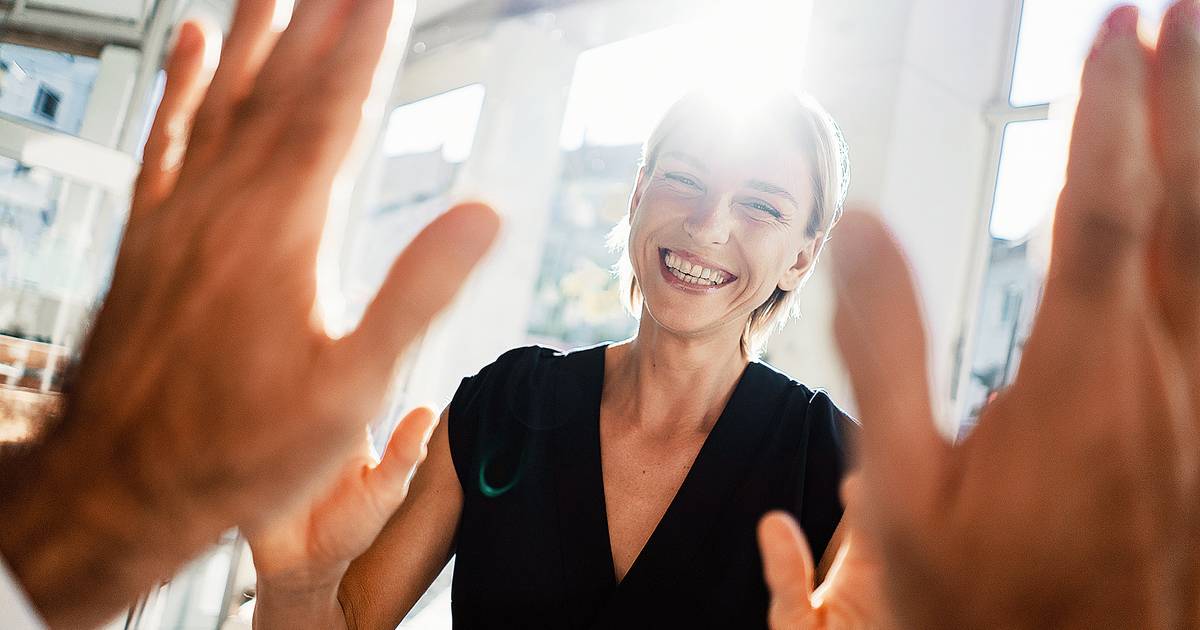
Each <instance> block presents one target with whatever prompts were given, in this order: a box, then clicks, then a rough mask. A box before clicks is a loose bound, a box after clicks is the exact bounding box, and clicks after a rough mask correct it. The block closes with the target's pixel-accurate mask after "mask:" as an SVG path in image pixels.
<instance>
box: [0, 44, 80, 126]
mask: <svg viewBox="0 0 1200 630" xmlns="http://www.w3.org/2000/svg"><path fill="white" fill-rule="evenodd" d="M99 72H100V62H99V60H97V59H93V58H91V57H81V56H79V55H70V54H67V53H63V52H56V51H52V50H42V49H40V48H30V47H28V46H18V45H15V44H0V114H7V115H9V116H13V117H16V118H20V119H22V120H26V121H29V122H32V123H36V124H38V125H44V126H50V127H53V128H55V129H57V130H59V131H63V132H66V133H70V134H77V133H79V130H80V128H81V127H82V126H83V117H84V113H85V112H86V111H87V104H88V98H89V97H90V96H91V94H92V87H93V86H94V85H95V83H96V76H97V75H98V74H99Z"/></svg>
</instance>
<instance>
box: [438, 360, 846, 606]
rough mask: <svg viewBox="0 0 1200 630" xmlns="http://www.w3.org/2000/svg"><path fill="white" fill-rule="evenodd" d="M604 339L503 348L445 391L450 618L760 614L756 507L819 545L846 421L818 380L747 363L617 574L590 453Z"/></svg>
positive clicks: (834, 508) (831, 514)
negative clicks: (560, 346) (815, 384)
mask: <svg viewBox="0 0 1200 630" xmlns="http://www.w3.org/2000/svg"><path fill="white" fill-rule="evenodd" d="M604 351H605V346H596V347H593V348H586V349H583V350H578V351H575V352H572V353H569V354H562V353H558V352H556V351H554V350H550V349H548V348H541V347H527V348H518V349H516V350H512V351H509V352H507V353H505V354H503V355H501V356H500V358H499V359H497V360H496V362H495V363H492V364H491V365H489V366H487V367H485V368H484V369H483V370H481V371H480V372H479V374H477V375H475V376H473V377H469V378H466V379H463V382H462V384H461V385H460V387H459V389H458V391H457V393H456V394H455V396H454V399H453V400H452V401H451V403H450V417H449V436H450V452H451V456H452V459H453V460H454V467H455V470H456V472H457V474H458V478H459V481H460V482H461V484H462V488H463V511H462V518H461V520H460V522H459V529H458V534H457V539H456V559H455V568H454V582H453V586H452V591H451V597H452V609H453V617H454V627H455V628H580V629H583V628H588V629H591V628H643V627H644V628H666V627H691V628H708V627H721V628H755V627H766V613H767V604H768V597H767V590H766V585H765V584H764V582H763V576H762V563H761V559H760V557H759V554H758V546H757V542H756V539H755V527H756V526H757V523H758V519H759V518H760V517H761V516H762V515H763V514H764V513H765V512H767V511H769V510H773V509H783V510H787V511H789V512H791V513H792V514H794V515H795V516H796V517H797V518H798V519H799V520H800V524H801V526H802V527H803V528H804V532H805V534H806V535H807V537H808V541H809V544H810V545H811V547H812V549H813V555H814V557H815V558H820V557H821V554H822V553H823V552H824V550H825V547H826V546H827V544H828V543H829V539H830V537H831V536H832V535H833V532H834V529H835V528H836V527H837V524H838V522H839V521H840V520H841V517H842V504H841V501H840V500H839V496H838V485H839V484H840V482H841V479H842V477H843V475H844V474H845V472H846V470H847V468H848V461H847V457H848V455H847V453H848V450H849V449H848V444H847V442H848V441H850V440H851V439H852V438H853V434H854V433H855V432H856V428H857V424H856V423H855V421H854V420H853V419H851V418H850V417H849V416H847V415H846V414H844V413H842V412H841V411H840V410H839V409H838V408H837V407H836V406H834V404H833V403H832V401H830V399H829V397H828V396H827V395H825V393H824V392H815V393H814V392H813V391H811V390H809V389H808V388H806V387H805V386H803V385H801V384H799V383H797V382H795V381H793V380H791V379H790V378H788V377H787V376H785V375H784V374H781V373H779V372H777V371H775V370H774V369H772V368H771V367H769V366H767V365H765V364H763V363H759V362H753V363H751V364H750V365H749V366H747V368H746V370H745V372H744V373H743V374H742V377H741V379H740V380H739V381H738V384H737V386H736V387H735V389H734V392H733V395H732V396H731V397H730V399H729V402H728V404H727V405H726V408H725V410H724V412H723V413H722V414H721V416H720V417H719V419H718V420H717V422H716V424H715V425H714V426H713V428H712V431H711V432H710V434H709V436H708V438H707V440H706V441H705V443H704V445H703V447H702V448H701V449H700V452H699V454H698V455H697V457H696V461H695V463H694V464H693V466H692V469H691V470H690V471H689V472H688V474H687V477H686V478H685V480H684V482H683V485H682V486H681V487H680V488H679V491H678V493H677V494H676V496H675V498H674V500H673V501H672V502H671V504H670V506H669V507H668V508H667V511H666V513H665V514H664V515H663V517H662V520H661V521H660V522H659V524H658V527H657V528H656V529H655V530H654V533H653V534H652V535H651V537H650V539H649V541H647V543H646V546H645V547H644V548H643V549H642V551H641V554H640V555H639V556H638V558H637V560H636V561H635V562H634V564H633V566H632V567H630V570H629V572H628V574H627V575H626V576H625V578H624V579H623V580H622V581H621V582H620V584H618V583H617V582H616V578H615V575H614V572H613V566H612V555H611V552H610V549H609V540H608V521H607V516H606V514H605V505H604V482H603V477H602V472H601V460H600V427H599V423H600V396H601V391H602V388H603V382H604Z"/></svg>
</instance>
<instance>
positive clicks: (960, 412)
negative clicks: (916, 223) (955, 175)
mask: <svg viewBox="0 0 1200 630" xmlns="http://www.w3.org/2000/svg"><path fill="white" fill-rule="evenodd" d="M1010 11H1011V12H1010V14H1009V16H1010V18H1009V32H1008V37H1007V38H1006V39H1005V44H1004V46H1005V51H1004V55H1003V57H1002V58H1003V60H1004V67H1003V70H1002V72H1001V73H1000V77H999V82H998V84H997V86H996V89H997V92H996V96H995V98H994V99H993V102H992V103H993V104H992V105H990V106H989V107H987V108H986V109H985V110H984V112H983V118H984V122H985V124H986V125H987V129H988V131H987V134H988V148H987V153H988V155H987V163H986V170H985V171H984V174H983V177H984V179H985V182H986V183H985V185H984V187H983V194H982V199H981V200H980V209H979V212H980V217H981V219H982V220H981V221H980V222H979V229H978V230H977V231H976V235H975V238H976V245H977V246H976V247H975V254H974V259H973V260H972V264H971V269H972V273H971V276H970V278H971V280H970V283H969V285H968V287H967V291H966V293H965V294H964V296H963V301H964V309H963V315H964V317H963V319H962V320H961V326H960V332H959V336H958V343H957V344H956V351H955V356H954V357H953V360H954V368H955V369H954V376H953V381H952V385H951V400H952V408H953V410H954V422H955V424H956V425H960V424H961V423H962V421H963V420H964V419H966V417H967V414H968V413H969V411H970V410H969V409H968V401H967V397H966V396H964V395H963V393H964V392H965V391H967V390H968V387H967V385H969V383H970V379H971V367H972V366H971V363H972V361H971V359H972V357H973V356H974V351H975V334H976V331H977V329H978V327H979V315H980V308H981V307H982V303H983V299H982V298H983V293H982V292H983V289H984V285H985V279H986V276H987V272H988V266H989V265H988V261H989V258H990V253H991V241H992V235H991V219H992V212H993V211H994V210H995V203H996V192H997V189H998V187H999V183H1000V162H1001V159H1002V157H1003V152H1004V133H1005V131H1006V130H1007V128H1008V125H1010V124H1013V123H1024V122H1036V121H1043V120H1048V119H1049V118H1050V107H1051V104H1050V103H1048V102H1047V103H1035V104H1030V105H1013V104H1012V98H1011V96H1012V86H1013V81H1014V79H1015V76H1016V64H1017V49H1018V47H1019V46H1020V38H1021V24H1022V22H1023V21H1024V18H1025V0H1014V1H1013V2H1012V3H1011V6H1010Z"/></svg>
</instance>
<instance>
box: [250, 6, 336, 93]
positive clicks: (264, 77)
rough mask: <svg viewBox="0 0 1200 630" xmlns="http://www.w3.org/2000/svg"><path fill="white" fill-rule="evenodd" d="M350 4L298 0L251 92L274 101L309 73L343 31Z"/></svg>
mask: <svg viewBox="0 0 1200 630" xmlns="http://www.w3.org/2000/svg"><path fill="white" fill-rule="evenodd" d="M354 6H355V0H298V1H297V3H296V9H295V11H294V13H293V15H292V21H291V23H290V24H289V25H288V28H287V30H286V31H285V32H284V33H283V34H282V35H280V37H279V41H278V42H277V43H276V44H275V47H274V48H273V49H272V50H271V54H270V55H269V56H268V57H267V59H266V61H265V62H264V63H263V67H262V72H261V74H260V76H259V77H258V80H257V82H256V84H255V90H254V91H255V92H256V93H261V94H264V95H267V96H269V97H271V98H272V99H273V100H275V101H278V96H279V94H281V93H282V92H283V90H285V89H286V88H287V87H289V86H291V85H293V84H295V83H296V82H297V81H298V80H299V79H300V78H301V77H303V76H306V75H308V74H310V73H311V72H312V69H313V68H314V67H316V66H319V65H320V64H318V63H317V60H320V59H323V58H324V57H325V55H326V54H328V52H329V49H330V47H331V46H332V44H333V43H334V42H335V41H336V38H337V36H338V35H340V34H342V33H343V32H344V31H345V26H346V18H347V17H348V15H349V13H350V11H351V9H353V8H354ZM301 83H302V82H301Z"/></svg>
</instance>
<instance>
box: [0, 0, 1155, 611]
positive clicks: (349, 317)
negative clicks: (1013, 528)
mask: <svg viewBox="0 0 1200 630" xmlns="http://www.w3.org/2000/svg"><path fill="white" fill-rule="evenodd" d="M401 1H402V2H405V1H407V2H408V3H409V4H412V3H413V0H401ZM232 4H233V0H0V444H3V443H6V442H8V443H14V442H20V441H23V440H29V439H34V438H36V435H37V433H38V431H39V430H40V429H41V427H42V425H43V423H44V420H43V418H46V417H49V416H51V415H52V412H53V409H54V407H55V405H57V404H58V400H59V392H60V391H61V389H62V384H63V378H64V373H65V372H66V370H67V369H68V366H69V365H70V363H71V361H72V360H73V359H74V358H76V357H77V356H78V353H79V351H80V349H81V347H82V342H83V340H84V338H85V335H86V331H87V328H88V323H89V321H90V318H91V317H92V315H93V314H94V312H95V309H96V307H97V305H98V304H99V303H100V301H101V300H102V299H103V297H104V292H105V289H106V288H107V285H108V281H109V277H110V273H111V269H112V266H113V261H114V257H115V253H116V248H117V246H118V244H119V242H120V238H121V232H122V227H123V224H124V219H125V214H126V211H127V206H128V202H129V189H130V185H131V182H132V179H133V177H134V176H135V175H136V172H137V168H138V164H139V160H140V151H141V145H142V143H143V142H144V139H145V136H146V133H147V131H148V128H149V124H150V121H151V119H152V112H153V111H154V108H155V106H156V103H157V99H158V97H159V94H160V93H161V90H162V83H163V77H162V73H161V72H160V70H159V68H160V67H161V65H162V62H163V59H164V56H165V54H166V50H167V49H168V47H169V43H170V41H171V36H172V33H173V29H174V27H175V26H176V25H177V24H179V23H180V21H182V20H184V19H187V18H189V17H197V16H199V17H204V18H207V19H210V20H213V21H214V22H216V23H217V24H221V25H226V26H227V24H228V21H229V16H230V13H231V9H232ZM1110 4H1111V3H1110V2H1109V1H1108V0H1024V1H1023V2H1022V1H1021V0H737V1H735V0H416V1H415V19H414V22H413V24H412V31H411V35H410V37H409V40H408V41H407V42H406V47H407V57H406V61H405V64H404V67H403V70H402V71H401V73H400V74H399V75H398V76H397V78H396V82H395V86H394V89H393V90H392V95H391V101H390V106H389V109H388V111H389V112H390V113H389V115H388V116H387V117H386V118H385V119H384V120H383V121H382V126H381V127H380V128H379V129H378V130H377V133H376V134H375V138H376V141H375V143H374V146H373V147H372V148H371V152H370V155H369V159H368V161H367V167H366V169H365V170H364V172H363V174H362V176H361V177H360V179H359V180H358V182H357V186H356V189H355V193H354V196H353V202H352V204H351V205H350V207H349V208H348V209H346V214H345V221H344V222H342V223H338V224H337V225H338V227H337V229H335V230H333V232H332V233H331V236H330V238H331V239H332V242H334V243H335V244H336V248H335V250H334V251H335V252H336V254H337V255H336V256H334V257H333V258H334V259H331V260H330V261H329V263H328V264H329V268H328V269H326V272H327V273H328V274H329V275H330V277H334V278H336V282H335V283H334V284H335V285H336V287H335V288H336V293H337V299H336V300H334V301H333V302H332V303H333V304H334V308H332V310H330V317H331V318H332V320H333V321H332V322H331V323H332V324H333V325H334V327H346V326H353V324H354V322H355V321H356V320H357V318H358V317H359V315H360V314H361V312H362V309H363V307H364V306H365V304H366V303H367V302H368V301H369V300H370V298H371V296H372V295H373V294H374V291H375V290H376V288H377V287H378V286H379V283H380V282H381V281H382V278H383V275H384V273H385V272H386V270H387V268H388V266H389V264H390V263H391V261H392V259H393V258H394V257H395V255H396V254H397V253H398V252H399V251H400V250H401V249H403V247H404V246H405V245H406V244H407V242H408V241H409V240H410V239H411V238H412V237H413V236H414V235H415V234H416V233H417V231H419V230H420V229H421V227H422V226H424V225H425V224H426V223H427V222H428V221H430V220H431V219H432V218H433V217H434V216H436V215H437V214H438V213H439V212H441V211H443V210H445V209H446V208H448V207H449V206H450V205H451V204H452V203H454V202H455V201H458V200H463V199H467V198H480V199H484V200H487V201H489V202H491V203H493V204H494V205H495V206H496V208H497V209H498V210H499V211H500V213H501V214H502V215H503V216H504V218H505V227H504V231H503V233H502V235H501V240H500V242H499V244H498V245H497V247H496V248H495V250H494V251H493V253H492V254H491V255H490V258H489V260H488V261H487V263H486V264H485V265H484V266H483V267H482V269H481V271H480V272H479V273H478V274H477V275H476V276H475V277H474V279H473V280H472V281H471V283H470V284H469V286H468V287H467V289H466V290H465V291H464V292H463V294H462V296H461V297H460V299H459V300H458V302H457V303H456V304H455V305H454V306H453V307H452V308H451V309H450V310H449V311H448V313H447V314H446V315H445V317H443V318H442V319H441V321H440V322H439V323H438V324H436V325H435V326H434V327H433V328H432V329H430V330H429V331H428V332H427V334H426V335H425V336H424V337H423V338H422V340H421V342H420V343H419V345H418V346H416V347H415V348H414V349H413V350H412V351H410V352H409V354H408V356H407V357H406V359H405V369H403V370H401V372H400V374H399V376H398V380H397V383H396V387H395V390H396V395H395V397H394V401H393V403H392V406H391V409H389V410H387V411H386V412H385V413H383V414H381V416H380V417H379V418H375V419H373V423H372V426H373V429H374V434H375V435H376V437H377V441H378V442H380V443H382V442H383V441H386V438H387V435H388V433H389V432H390V430H391V429H392V427H393V426H394V423H395V422H396V420H397V419H398V417H399V415H398V414H399V413H400V412H401V411H402V410H404V409H406V408H408V407H411V406H412V405H414V404H419V403H433V404H434V405H435V406H439V405H441V404H444V403H445V402H446V401H447V400H448V399H449V396H450V394H452V393H453V390H454V388H455V387H456V386H457V383H458V381H459V379H461V378H462V377H463V376H466V375H470V374H473V373H475V372H476V371H477V370H478V369H479V368H480V367H481V366H483V365H485V364H487V363H489V362H491V361H492V360H493V359H494V358H495V357H496V356H497V355H498V354H500V353H501V352H503V351H504V350H506V349H508V348H512V347H515V346H518V345H524V344H529V343H541V344H547V345H551V346H555V347H559V348H570V347H577V346H583V345H590V344H593V343H597V342H600V341H606V340H616V339H621V338H624V337H625V336H627V335H629V334H630V333H631V332H632V331H633V330H634V326H635V322H634V321H633V319H631V318H630V317H629V316H628V315H626V314H625V313H624V312H623V311H622V310H621V307H620V306H619V304H618V300H617V282H616V279H615V278H614V276H613V274H612V273H611V267H612V265H613V263H614V262H615V260H616V255H615V254H614V253H612V252H611V251H609V250H608V248H607V247H606V245H605V240H606V239H605V237H606V234H607V233H608V231H609V230H610V229H611V228H612V227H613V225H614V224H615V223H616V222H617V221H618V220H619V219H620V218H621V216H622V215H623V214H624V213H625V211H626V209H627V207H628V202H629V194H630V192H631V189H632V185H633V178H634V175H635V173H636V170H637V160H638V157H639V153H640V148H641V143H642V141H643V140H644V139H645V137H646V135H647V134H648V132H649V130H650V129H651V127H652V126H653V124H654V123H655V121H656V119H657V117H658V116H659V115H660V114H661V113H662V112H663V110H665V108H666V107H667V106H668V105H669V104H670V103H671V102H672V101H673V100H674V99H675V98H677V97H679V96H680V95H682V94H683V93H684V92H685V91H686V90H688V89H689V88H691V87H695V86H697V85H700V84H713V83H717V84H718V85H719V82H720V80H721V79H722V77H726V76H730V75H736V74H745V73H749V72H755V73H763V76H769V77H773V80H777V81H778V82H779V83H781V84H790V85H795V86H798V87H800V88H802V89H804V90H806V91H808V92H810V93H811V94H813V95H814V96H815V97H816V98H817V99H818V100H819V101H821V102H822V103H823V104H824V105H825V106H826V108H827V109H828V110H829V111H830V112H831V113H832V114H833V116H834V117H835V118H836V119H837V120H838V122H839V123H840V125H841V126H842V128H843V130H844V132H845V135H846V138H847V140H848V142H849V145H850V151H851V161H852V165H853V180H852V183H851V187H850V199H851V203H852V204H855V205H860V206H867V207H870V208H874V209H876V210H877V211H878V212H880V213H882V214H883V215H884V216H885V217H886V218H887V219H888V220H889V221H890V223H891V224H892V226H893V227H894V229H895V231H896V232H897V234H898V235H899V237H900V239H901V240H902V241H903V243H904V245H905V246H906V248H907V249H908V252H909V255H910V257H911V259H912V266H913V270H914V272H915V275H916V276H917V278H918V282H919V284H920V288H921V291H922V294H923V298H924V301H925V308H926V315H927V318H928V320H929V325H930V342H931V344H930V345H931V347H930V353H931V356H932V359H933V362H932V364H933V367H932V370H933V375H932V376H933V380H934V383H935V387H936V389H937V392H936V393H937V400H938V403H939V405H940V407H941V409H940V414H939V421H940V422H941V424H942V429H943V430H944V432H945V433H946V434H947V436H951V437H953V436H961V435H964V434H965V433H966V432H968V431H969V430H970V428H971V426H972V425H973V424H974V422H975V418H976V416H977V414H978V411H979V409H980V407H981V405H982V404H984V403H985V402H986V401H987V400H988V398H989V396H991V395H992V394H993V393H994V392H996V391H997V390H999V389H1000V388H1002V387H1004V386H1005V384H1006V383H1008V382H1009V381H1010V380H1011V379H1012V377H1013V375H1014V373H1015V370H1016V367H1017V365H1018V363H1019V359H1020V355H1021V349H1022V345H1023V343H1024V340H1025V338H1026V335H1027V333H1028V328H1029V324H1030V321H1031V318H1032V315H1033V313H1034V310H1035V309H1036V307H1037V304H1038V301H1039V298H1040V295H1041V287H1042V280H1043V276H1044V270H1045V266H1046V261H1047V256H1048V251H1049V225H1050V221H1051V220H1052V214H1053V206H1054V201H1055V198H1056V196H1057V194H1058V191H1059V189H1060V188H1061V185H1062V180H1063V170H1064V166H1065V162H1066V142H1067V137H1068V132H1069V126H1070V120H1069V118H1070V115H1071V111H1072V109H1073V105H1074V100H1075V98H1076V95H1077V84H1078V77H1079V69H1080V65H1081V62H1082V59H1083V58H1084V56H1085V55H1086V52H1087V50H1088V48H1089V46H1090V41H1091V38H1092V35H1093V34H1094V32H1095V30H1096V28H1097V26H1098V25H1099V22H1100V20H1101V18H1102V16H1103V15H1104V13H1105V11H1106V10H1107V9H1108V8H1109V7H1110ZM1135 4H1138V5H1140V6H1141V7H1142V9H1143V11H1144V13H1145V14H1146V15H1147V17H1148V19H1149V20H1151V21H1153V22H1154V23H1157V18H1158V17H1159V16H1160V15H1161V12H1162V10H1163V8H1164V6H1165V5H1166V0H1139V1H1137V2H1135ZM833 234H834V239H835V240H836V238H837V232H836V230H835V231H834V233H833ZM827 271H828V270H827V269H826V268H824V267H822V266H818V268H817V273H816V275H815V276H814V278H813V280H812V281H811V282H810V284H809V285H808V286H807V287H806V288H805V289H804V292H803V294H802V305H803V317H802V319H800V320H798V321H795V322H792V323H791V324H790V325H789V326H788V327H787V328H786V329H784V331H783V332H781V333H779V334H778V335H776V336H775V337H774V338H773V339H772V340H771V342H770V344H769V345H768V348H767V352H766V355H765V357H764V358H765V360H766V361H768V362H770V363H772V364H774V365H776V366H777V367H779V368H780V369H782V370H784V371H786V372H788V373H789V374H791V375H792V376H794V377H795V378H797V379H798V380H801V381H803V382H805V383H806V384H808V385H809V386H811V387H814V388H824V389H826V390H828V391H829V392H830V393H831V395H832V396H833V398H834V400H836V401H839V402H840V403H841V404H842V405H843V406H845V407H846V408H847V409H849V410H851V411H852V410H853V409H854V403H853V397H852V392H851V390H850V388H849V385H848V381H847V378H846V375H845V373H844V370H843V368H842V366H841V362H840V359H839V357H838V355H837V352H836V350H835V348H834V347H833V344H832V342H831V340H830V338H829V337H830V334H829V330H830V329H829V319H830V315H831V310H832V299H831V298H832V296H831V289H830V285H829V280H828V277H827ZM451 331H452V332H451ZM231 360H233V359H232V358H231ZM179 361H183V362H186V361H188V357H186V356H181V357H179ZM414 366H419V368H417V367H414ZM248 556H249V554H248V552H246V551H245V549H244V545H242V544H241V543H240V541H239V539H238V537H237V534H236V533H235V532H231V533H230V534H229V535H228V536H227V540H226V541H225V542H224V543H223V544H222V545H220V546H218V547H216V548H214V549H213V550H212V551H211V552H210V553H209V554H208V555H206V556H205V557H203V558H201V559H199V560H197V561H196V562H195V563H194V564H193V565H192V566H191V567H189V568H188V569H187V570H185V571H184V572H183V573H182V574H181V575H180V576H178V577H177V578H176V579H175V580H173V581H172V582H170V583H169V584H166V585H164V586H163V588H161V589H159V590H158V591H156V592H154V593H150V594H148V595H147V596H146V598H144V600H143V601H142V602H140V603H139V604H138V606H136V607H135V608H134V609H133V610H131V611H130V613H129V614H128V615H126V616H123V617H122V618H120V619H118V620H116V621H114V623H113V626H112V627H113V628H138V629H158V628H163V629H167V628H179V629H193V628H194V629H217V628H222V627H224V628H240V627H249V606H250V605H252V604H251V602H252V597H253V584H254V578H253V569H252V567H250V564H249V557H248ZM448 585H449V575H448V573H447V574H444V575H443V576H442V577H441V578H439V579H438V581H437V582H436V583H435V584H434V586H433V587H432V588H431V589H430V592H429V593H427V595H426V597H425V598H424V599H423V600H422V602H421V603H420V604H419V605H418V606H417V609H416V610H414V611H413V613H412V614H411V615H410V616H409V619H408V620H406V621H405V623H404V624H403V625H402V627H406V628H448V627H450V622H449V589H448V588H447V587H448Z"/></svg>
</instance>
